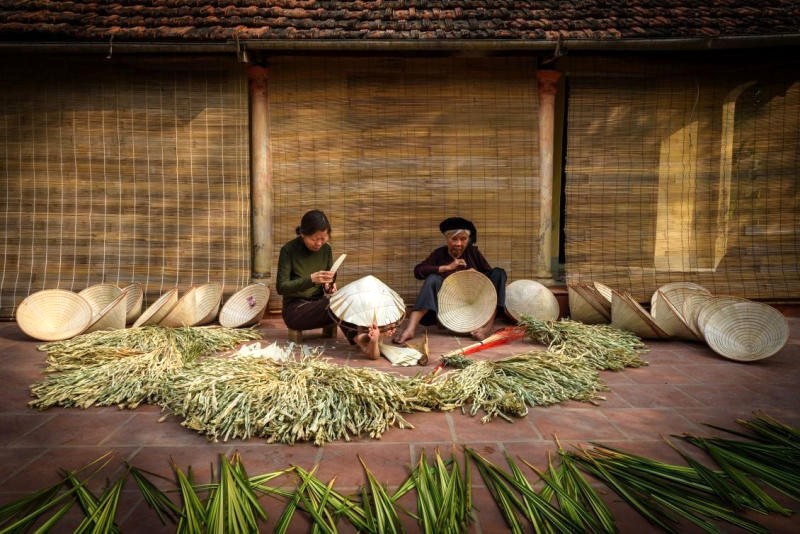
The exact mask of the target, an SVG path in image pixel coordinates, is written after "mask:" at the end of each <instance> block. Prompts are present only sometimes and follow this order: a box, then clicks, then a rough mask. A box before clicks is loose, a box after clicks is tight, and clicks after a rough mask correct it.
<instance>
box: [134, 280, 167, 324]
mask: <svg viewBox="0 0 800 534" xmlns="http://www.w3.org/2000/svg"><path fill="white" fill-rule="evenodd" d="M177 303H178V288H177V287H173V288H172V289H170V290H168V291H167V292H166V293H164V294H162V295H161V296H160V297H158V299H156V301H155V302H153V303H152V304H151V305H150V306H148V307H147V309H146V310H145V311H144V312H142V314H141V315H140V316H139V317H138V318H137V319H136V321H134V323H133V327H134V328H136V327H138V326H146V325H153V324H158V323H160V322H161V319H163V318H164V317H166V316H167V314H168V313H169V312H170V311H172V308H174V307H175V305H176V304H177Z"/></svg>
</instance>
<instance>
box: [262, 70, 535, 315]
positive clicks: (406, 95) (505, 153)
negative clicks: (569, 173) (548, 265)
mask: <svg viewBox="0 0 800 534" xmlns="http://www.w3.org/2000/svg"><path fill="white" fill-rule="evenodd" d="M269 79H270V82H269V83H270V88H269V93H270V130H271V133H272V136H271V150H272V157H273V188H274V199H275V211H274V216H275V221H274V227H275V237H274V247H275V251H274V254H273V257H274V259H275V260H274V261H275V262H277V256H278V249H279V248H280V246H281V245H283V244H284V243H285V242H286V241H288V240H289V239H291V238H293V237H294V235H295V234H294V230H295V227H296V226H297V225H298V224H299V222H300V218H301V217H302V215H303V213H305V211H307V210H309V209H312V208H319V209H322V210H324V211H325V212H326V213H327V214H328V216H329V218H330V219H331V223H332V226H333V237H332V240H331V245H332V246H333V249H334V255H335V256H336V255H338V254H339V253H343V252H344V253H347V260H346V261H345V263H344V265H343V266H342V267H341V269H340V270H339V274H338V282H339V285H340V286H342V285H343V284H346V283H347V282H348V281H353V280H355V279H358V278H360V277H362V276H365V275H368V274H371V275H373V276H376V277H378V278H379V279H381V280H382V281H383V282H384V283H386V284H387V285H389V286H390V287H391V288H392V289H394V290H395V291H397V292H398V293H399V294H400V295H401V296H402V297H403V299H404V300H405V301H406V303H407V304H409V305H410V304H412V303H413V299H414V297H415V296H416V292H417V291H418V289H419V285H420V282H419V281H417V280H415V279H414V277H413V274H412V270H413V267H414V265H415V264H416V263H418V262H419V261H421V260H422V259H424V258H425V257H426V256H427V255H428V254H429V253H430V252H431V251H432V250H433V249H434V248H435V247H438V246H441V245H443V244H444V238H443V237H442V235H441V234H440V233H439V230H438V224H439V221H441V220H442V219H444V218H446V217H448V216H453V215H459V216H463V217H466V218H468V219H471V220H473V221H474V222H475V224H476V226H477V228H478V234H479V235H478V246H479V248H480V249H481V251H482V252H483V253H484V255H485V256H486V257H487V259H488V260H489V262H490V263H492V264H493V265H496V266H500V267H503V268H505V269H506V270H507V271H508V274H509V278H510V279H511V280H513V279H515V278H529V277H531V276H533V271H534V263H535V258H536V255H537V253H538V251H537V250H536V242H535V237H536V233H537V231H538V226H539V219H538V190H539V177H538V167H539V157H538V144H537V143H538V141H537V120H536V117H537V96H536V87H537V84H536V71H535V64H534V63H533V61H532V60H531V59H529V58H528V59H521V58H458V59H454V58H438V59H437V58H414V59H410V58H346V59H333V58H308V59H307V60H305V61H301V60H298V59H297V58H292V59H283V60H280V59H275V60H273V61H272V62H271V64H270V75H269ZM275 269H276V266H273V272H275ZM272 295H273V297H272V299H273V302H272V303H271V308H272V309H275V308H276V307H278V306H279V297H278V296H277V292H276V291H273V292H272Z"/></svg>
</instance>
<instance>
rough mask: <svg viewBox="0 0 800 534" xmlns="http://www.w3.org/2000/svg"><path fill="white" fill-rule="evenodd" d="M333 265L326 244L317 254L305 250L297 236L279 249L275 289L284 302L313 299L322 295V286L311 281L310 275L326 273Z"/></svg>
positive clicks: (329, 249) (328, 246)
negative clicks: (318, 272)
mask: <svg viewBox="0 0 800 534" xmlns="http://www.w3.org/2000/svg"><path fill="white" fill-rule="evenodd" d="M331 265H333V249H332V248H331V246H330V245H329V244H328V243H325V244H324V245H322V248H321V249H319V251H317V252H312V251H310V250H308V248H306V246H305V244H304V243H303V238H302V237H300V236H297V237H296V238H294V239H292V240H291V241H289V242H288V243H286V244H285V245H283V246H282V247H281V252H280V255H279V256H278V277H277V280H276V288H277V290H278V294H279V295H283V299H284V301H287V300H293V299H314V298H319V297H320V296H321V295H322V286H321V285H316V284H314V282H312V281H311V273H315V272H317V271H327V270H328V269H330V268H331Z"/></svg>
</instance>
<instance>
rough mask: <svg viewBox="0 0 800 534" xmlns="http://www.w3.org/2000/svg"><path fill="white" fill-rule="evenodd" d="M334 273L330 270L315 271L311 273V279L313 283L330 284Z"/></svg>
mask: <svg viewBox="0 0 800 534" xmlns="http://www.w3.org/2000/svg"><path fill="white" fill-rule="evenodd" d="M334 274H335V273H333V272H332V271H317V272H315V273H311V281H312V282H314V283H315V284H332V283H333V277H334Z"/></svg>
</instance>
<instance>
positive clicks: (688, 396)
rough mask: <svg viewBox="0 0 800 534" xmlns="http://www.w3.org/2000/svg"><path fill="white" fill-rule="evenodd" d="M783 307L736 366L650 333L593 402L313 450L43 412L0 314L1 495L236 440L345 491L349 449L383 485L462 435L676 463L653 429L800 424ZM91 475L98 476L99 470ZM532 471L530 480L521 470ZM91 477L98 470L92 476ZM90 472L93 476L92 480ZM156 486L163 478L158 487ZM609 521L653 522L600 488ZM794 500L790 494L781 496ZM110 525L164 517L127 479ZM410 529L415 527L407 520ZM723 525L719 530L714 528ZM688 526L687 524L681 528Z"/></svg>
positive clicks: (278, 330)
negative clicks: (770, 346)
mask: <svg viewBox="0 0 800 534" xmlns="http://www.w3.org/2000/svg"><path fill="white" fill-rule="evenodd" d="M796 311H797V310H796V309H795V308H786V309H784V313H785V314H786V315H787V316H788V320H789V324H790V327H791V337H790V340H789V342H788V343H787V345H786V346H785V347H784V348H783V349H782V350H781V351H780V352H779V353H777V354H776V355H774V356H772V357H771V358H768V359H765V360H762V361H759V362H753V363H737V362H733V361H730V360H726V359H724V358H721V357H719V356H717V355H716V354H714V353H713V352H712V351H711V350H710V349H709V348H708V347H706V346H705V345H704V344H701V343H689V342H682V341H659V342H649V343H648V346H649V349H650V352H649V353H647V354H646V355H645V356H644V359H645V360H647V361H648V362H649V365H648V366H646V367H642V368H638V369H626V370H624V371H620V372H603V373H602V375H601V376H602V379H603V380H604V382H605V383H606V384H607V385H608V387H609V391H608V392H606V395H605V397H606V400H605V401H603V402H601V403H600V404H599V405H592V404H588V403H580V402H573V401H570V402H565V403H563V404H560V405H555V406H550V407H536V408H532V409H531V410H530V413H529V414H528V416H527V417H524V418H521V419H518V420H515V421H514V422H513V423H509V422H506V421H503V420H499V419H498V420H494V421H492V422H489V423H487V424H482V423H481V422H480V418H479V417H470V416H468V415H464V414H462V413H461V412H460V411H454V412H446V413H441V412H435V413H413V414H410V415H408V416H407V419H408V420H409V421H410V422H411V423H412V424H413V425H414V426H415V428H414V429H405V430H401V429H396V428H393V429H391V430H389V431H387V432H386V433H385V434H384V435H383V436H382V437H381V439H379V440H375V439H370V438H368V437H362V438H359V439H355V440H353V441H351V442H334V443H329V444H326V445H324V446H321V447H317V446H314V445H313V444H309V443H299V444H295V445H293V446H288V445H276V444H268V443H266V441H265V440H262V439H252V440H248V441H241V440H236V441H230V442H227V443H210V442H208V441H207V440H206V439H205V438H204V437H203V436H201V435H199V434H197V433H195V432H193V431H191V430H188V429H185V428H183V427H182V426H180V424H179V421H178V420H177V418H175V417H168V418H167V419H166V420H165V421H163V422H159V418H160V416H161V413H160V411H159V409H158V408H157V407H153V406H142V407H140V408H138V409H136V410H119V409H116V408H90V409H88V410H80V409H61V408H57V409H49V410H46V411H43V412H39V411H36V410H33V409H31V408H29V407H28V406H27V402H28V400H29V399H30V394H29V390H28V387H29V386H30V385H31V384H33V383H35V382H38V381H39V380H40V379H41V378H42V370H43V369H44V360H45V356H44V353H42V352H40V351H38V350H37V346H38V344H39V343H37V342H35V341H32V340H30V339H29V338H27V337H26V336H25V335H24V334H22V333H21V332H20V330H19V329H18V327H17V325H16V324H15V323H13V322H6V323H0V369H2V377H3V387H2V388H1V389H0V445H2V449H0V503H3V504H5V503H7V502H10V501H12V500H14V499H16V498H18V497H20V496H21V495H23V494H26V493H28V492H32V491H34V490H37V489H41V488H43V487H45V486H47V485H48V484H51V483H54V482H55V481H57V480H58V479H59V470H60V469H75V468H78V467H80V466H83V465H85V464H86V463H87V462H89V461H91V460H93V459H96V458H98V457H99V456H100V455H102V454H103V453H105V452H107V451H112V452H113V454H114V456H113V460H112V461H111V462H110V463H109V464H108V466H107V467H106V469H105V471H104V476H105V477H106V479H110V480H115V479H116V478H117V477H119V475H120V473H121V472H122V469H123V465H124V462H125V461H127V462H129V463H130V464H132V465H134V466H136V467H139V468H141V469H145V470H148V471H151V472H154V473H159V474H163V475H164V476H166V477H169V478H170V479H171V478H172V476H171V474H172V471H171V468H170V464H169V462H170V460H174V461H175V463H176V465H177V466H178V467H181V468H182V469H184V470H186V469H188V468H189V467H190V466H191V468H192V470H193V471H194V473H195V476H196V480H198V481H201V482H202V481H208V480H209V477H210V470H211V465H212V464H214V463H215V462H216V459H217V458H218V455H219V454H220V453H224V454H231V453H232V452H234V451H239V453H240V454H241V458H242V460H243V462H244V465H245V467H246V468H247V470H248V473H250V474H261V473H268V472H273V471H277V470H280V469H282V468H285V467H289V466H291V465H299V466H301V467H304V468H306V469H311V468H312V467H313V466H315V465H318V466H319V469H318V472H317V475H318V477H319V478H320V479H321V480H324V481H328V480H329V479H330V478H332V477H334V476H335V477H336V483H335V488H337V489H338V490H339V491H342V492H344V493H347V492H349V491H352V490H355V489H356V488H357V487H358V486H359V485H361V484H362V483H363V482H364V475H363V470H362V468H361V466H360V464H359V462H358V456H361V457H362V458H363V459H364V462H365V463H366V465H367V466H368V468H369V469H370V470H371V471H372V472H373V473H375V474H376V475H377V477H378V478H379V480H381V481H382V482H384V483H385V484H387V485H389V486H396V485H397V484H399V483H400V482H401V481H402V480H404V479H405V477H406V475H407V474H408V471H409V468H410V467H411V466H412V465H413V464H414V463H415V462H416V460H417V459H418V458H419V455H420V453H421V452H422V451H423V450H424V451H425V452H426V454H427V455H428V457H429V458H430V457H431V456H432V455H433V454H434V451H435V450H437V449H438V450H440V451H441V452H442V453H443V455H448V457H449V454H450V451H452V450H460V448H461V447H462V446H469V447H472V448H474V449H476V450H478V451H479V452H480V453H482V454H483V455H485V456H487V457H489V458H490V459H492V460H495V461H497V462H498V463H500V464H501V465H505V463H504V453H508V454H510V455H511V456H512V457H513V458H521V459H524V460H526V461H528V462H530V463H532V464H534V465H537V466H539V467H545V466H546V462H547V455H548V452H552V451H554V450H555V445H554V440H553V437H554V436H557V437H558V438H559V440H560V441H561V442H562V445H564V446H565V447H567V448H569V447H571V446H573V445H579V444H586V443H588V442H598V443H601V444H605V445H610V446H614V447H617V448H621V449H623V450H626V451H628V452H632V453H636V454H642V455H646V456H649V457H653V458H657V459H660V460H665V461H672V462H675V463H680V462H681V460H680V458H679V457H678V456H677V454H676V453H675V452H674V451H673V450H672V449H671V448H670V447H669V446H668V445H667V444H666V443H665V442H664V440H663V439H662V438H664V437H668V436H669V435H670V434H682V433H695V434H699V435H712V434H713V433H714V430H713V429H710V428H708V427H707V426H705V424H714V425H719V426H722V427H726V428H737V425H736V423H735V420H736V419H737V418H747V417H751V416H752V415H753V413H754V412H755V411H759V410H760V411H765V412H767V413H768V414H770V415H772V416H773V417H776V418H778V419H779V420H781V421H783V422H785V423H787V424H790V425H793V426H795V427H800V395H798V386H800V317H798V316H797V315H798V314H797V313H796ZM261 329H262V330H263V333H264V336H265V338H266V339H270V340H273V339H276V340H279V341H285V340H286V330H285V328H284V327H283V324H282V322H281V320H280V318H276V317H269V318H267V319H265V320H264V321H263V322H262V324H261ZM429 335H430V348H431V352H432V354H433V357H432V362H433V363H436V360H437V358H436V355H439V354H442V353H444V352H446V351H449V350H452V349H454V348H457V347H458V346H461V345H465V344H469V343H470V340H469V339H466V338H463V337H456V336H452V335H449V334H447V333H446V332H444V331H441V330H438V329H436V328H433V329H431V330H429ZM306 342H307V343H308V344H310V345H323V346H324V347H325V353H326V354H327V355H328V356H330V357H331V358H332V359H333V360H334V361H337V362H341V363H343V364H348V365H365V366H369V367H374V368H380V369H382V370H385V371H387V372H399V373H416V372H420V371H422V372H425V371H428V370H430V369H431V367H430V366H429V367H413V368H397V367H391V365H390V364H389V363H388V362H387V361H386V360H383V359H381V360H379V361H376V362H372V361H367V360H364V359H363V358H362V357H361V356H360V354H359V353H357V352H356V351H355V350H354V349H353V348H351V347H350V346H349V345H348V343H347V342H346V341H345V340H344V339H343V338H342V337H341V335H340V337H339V338H338V339H336V340H331V339H323V338H321V337H319V336H316V337H315V336H308V337H307V340H306ZM532 348H536V347H535V346H532V345H531V344H530V343H529V342H526V341H524V340H520V341H515V342H514V343H512V344H509V345H506V346H502V347H497V348H494V349H491V350H488V351H485V352H482V353H480V354H479V355H475V357H476V358H477V357H480V358H499V357H502V356H506V355H510V354H515V353H519V352H523V351H528V350H531V349H532ZM100 478H101V479H102V477H100ZM532 480H534V479H533V478H532ZM100 482H102V480H101V481H100ZM100 482H98V483H100ZM473 485H474V499H475V501H476V505H477V507H478V508H479V511H478V513H477V514H476V517H477V519H476V522H475V523H474V525H473V528H472V531H473V532H477V533H489V532H505V531H506V528H505V526H504V523H503V520H502V517H501V515H500V513H499V511H498V509H497V507H496V506H495V504H494V502H493V501H492V499H491V497H490V496H489V495H488V493H487V491H486V489H485V488H484V486H483V485H482V481H481V480H480V477H478V476H477V475H476V476H475V477H474V479H473ZM165 487H169V484H167V485H166V486H165ZM606 497H607V500H608V502H609V503H610V504H611V506H612V509H613V511H614V513H615V517H616V520H617V522H618V525H619V528H620V531H621V532H631V533H633V532H636V533H638V532H646V531H652V530H654V529H653V528H652V527H650V526H649V525H648V524H647V523H646V522H645V521H644V520H642V519H641V518H640V517H639V516H638V515H637V514H635V513H634V512H632V511H631V510H630V509H629V508H628V507H627V506H626V505H625V504H624V503H621V502H619V499H618V498H617V497H616V496H615V495H613V494H607V495H606ZM783 504H785V505H786V506H789V507H790V508H793V509H794V510H799V511H800V504H798V503H795V502H788V503H787V502H783ZM282 506H283V504H282V503H280V502H278V501H277V500H275V499H266V500H265V507H266V509H267V512H268V514H269V516H270V520H269V521H268V522H267V523H266V525H265V527H264V531H265V532H268V531H270V530H271V527H272V525H274V521H275V520H276V519H277V517H278V516H279V515H280V512H281V510H282ZM119 510H120V512H119V513H120V515H119V517H118V519H119V523H120V524H121V526H122V531H123V532H148V533H150V534H153V533H157V532H172V531H174V529H173V528H172V527H167V528H165V527H163V526H162V525H161V524H160V523H159V522H158V520H157V519H156V517H155V514H153V513H152V512H151V511H150V510H148V509H147V507H146V505H145V504H144V503H143V502H142V500H141V497H140V494H139V492H138V490H137V489H136V488H135V487H134V486H133V485H132V484H129V485H126V489H125V491H124V492H123V498H122V501H121V504H120V507H119ZM754 519H756V520H757V521H759V522H761V523H762V524H764V525H766V526H767V527H768V528H770V529H771V530H772V531H773V532H787V533H788V532H798V531H800V521H798V520H797V519H796V518H783V517H778V516H775V517H773V516H768V517H755V518H754ZM406 525H407V526H408V528H409V531H411V532H413V531H414V524H413V522H412V521H410V520H408V521H407V523H406ZM721 528H722V529H723V531H724V532H732V531H733V529H732V528H731V527H730V526H728V525H721ZM307 530H308V525H307V523H305V522H304V521H303V519H302V518H298V519H297V521H296V522H295V524H294V526H293V532H298V531H299V532H304V531H307ZM686 531H689V532H693V531H694V530H691V529H687V530H686Z"/></svg>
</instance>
